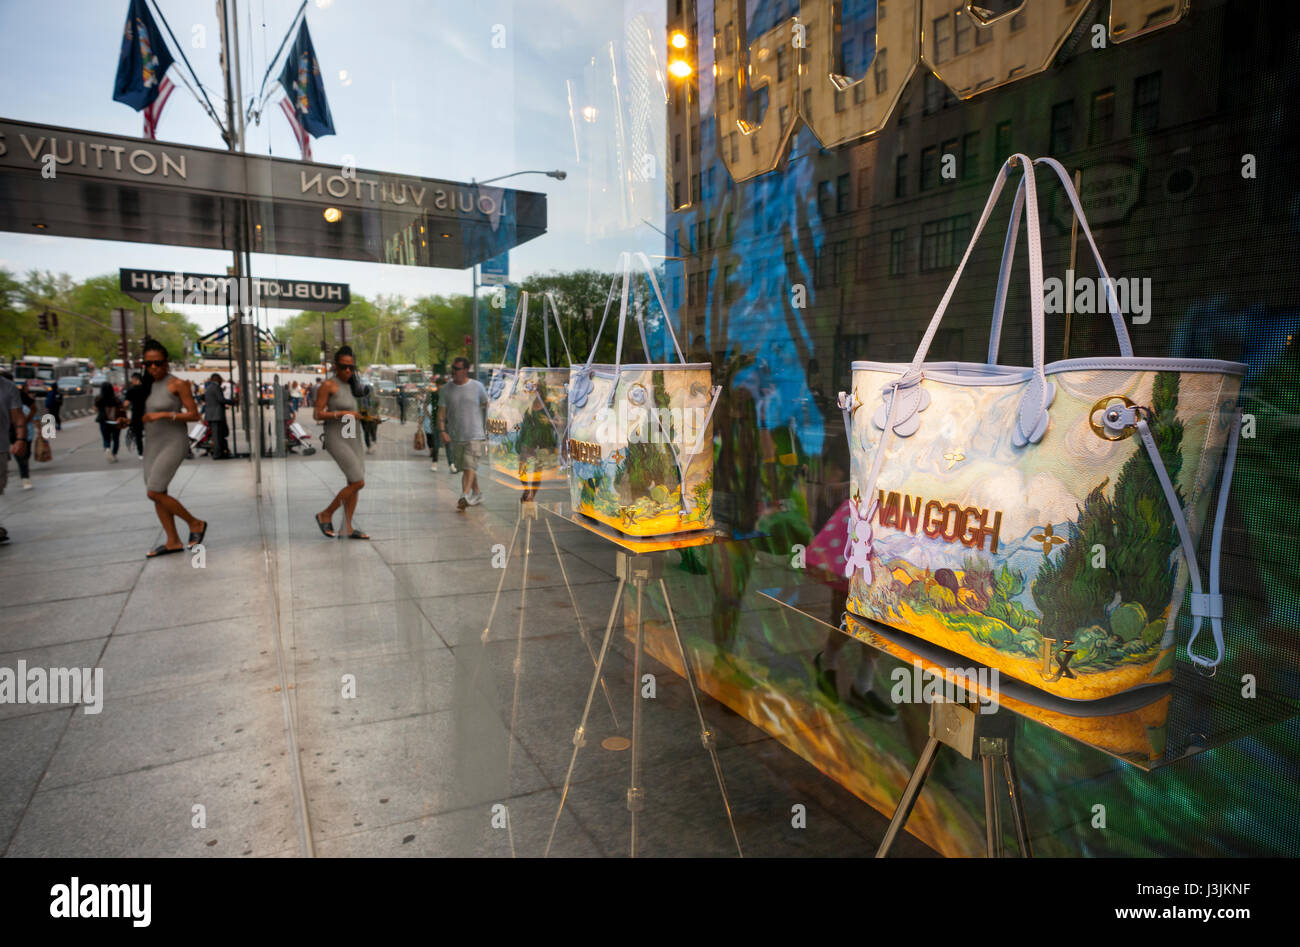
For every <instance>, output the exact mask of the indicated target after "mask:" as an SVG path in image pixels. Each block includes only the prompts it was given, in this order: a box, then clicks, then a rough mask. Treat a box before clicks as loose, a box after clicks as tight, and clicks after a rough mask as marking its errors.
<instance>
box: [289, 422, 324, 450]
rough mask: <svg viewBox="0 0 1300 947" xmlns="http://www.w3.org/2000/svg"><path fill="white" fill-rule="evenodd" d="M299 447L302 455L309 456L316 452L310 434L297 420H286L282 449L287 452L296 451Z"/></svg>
mask: <svg viewBox="0 0 1300 947" xmlns="http://www.w3.org/2000/svg"><path fill="white" fill-rule="evenodd" d="M300 448H301V450H302V455H303V456H304V457H310V456H311V455H312V454H314V453H316V448H315V447H313V446H312V443H311V435H310V434H308V433H307V429H306V428H304V427H303V426H302V425H301V424H299V423H298V422H297V421H286V422H285V425H284V450H285V453H287V454H294V453H297V452H298V450H299V449H300Z"/></svg>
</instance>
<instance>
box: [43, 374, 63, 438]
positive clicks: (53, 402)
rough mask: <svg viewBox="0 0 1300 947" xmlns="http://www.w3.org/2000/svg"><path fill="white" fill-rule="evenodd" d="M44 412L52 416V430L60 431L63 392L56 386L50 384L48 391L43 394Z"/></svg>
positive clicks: (61, 425)
mask: <svg viewBox="0 0 1300 947" xmlns="http://www.w3.org/2000/svg"><path fill="white" fill-rule="evenodd" d="M45 410H46V411H48V412H49V413H50V414H52V415H54V430H56V431H62V430H63V417H62V412H63V392H62V391H60V390H59V386H58V385H57V384H54V383H51V384H50V390H49V391H47V392H46V393H45Z"/></svg>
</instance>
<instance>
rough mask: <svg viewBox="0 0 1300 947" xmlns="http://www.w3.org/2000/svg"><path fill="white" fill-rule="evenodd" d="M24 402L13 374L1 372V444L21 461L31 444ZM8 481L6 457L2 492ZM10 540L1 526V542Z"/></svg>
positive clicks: (0, 473)
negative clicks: (28, 437) (19, 395)
mask: <svg viewBox="0 0 1300 947" xmlns="http://www.w3.org/2000/svg"><path fill="white" fill-rule="evenodd" d="M22 404H23V403H22V399H21V398H19V397H18V386H17V385H15V384H14V383H13V378H12V376H10V374H9V373H8V372H0V446H2V447H3V449H4V450H5V451H6V452H7V453H8V454H11V455H13V458H14V460H17V461H20V462H21V461H23V460H25V459H26V457H27V451H28V445H29V441H28V439H27V419H26V415H25V413H24V412H23V407H22ZM20 469H21V467H20ZM8 481H9V458H8V457H5V458H4V463H3V464H0V493H4V492H5V484H6V483H7V482H8ZM8 541H9V533H8V531H7V530H6V529H5V528H4V527H3V526H0V543H7V542H8Z"/></svg>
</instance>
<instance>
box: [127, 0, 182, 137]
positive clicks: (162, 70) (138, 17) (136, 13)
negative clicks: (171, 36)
mask: <svg viewBox="0 0 1300 947" xmlns="http://www.w3.org/2000/svg"><path fill="white" fill-rule="evenodd" d="M171 64H172V54H171V52H170V51H169V50H168V49H167V44H166V43H164V42H163V38H162V33H160V32H158V24H157V23H155V22H154V18H153V14H152V13H150V12H149V7H148V6H147V5H146V4H145V0H131V7H130V9H128V10H127V12H126V30H125V32H124V33H123V36H122V52H121V54H120V55H119V56H118V59H117V79H116V80H115V81H114V82H113V101H114V102H123V103H125V104H126V105H129V106H131V108H133V109H135V110H136V111H137V112H138V111H140V110H141V109H144V108H148V107H149V106H150V105H153V102H154V99H156V98H158V88H159V86H160V85H161V84H162V80H163V76H164V75H166V73H167V70H168V69H169V68H170V67H171Z"/></svg>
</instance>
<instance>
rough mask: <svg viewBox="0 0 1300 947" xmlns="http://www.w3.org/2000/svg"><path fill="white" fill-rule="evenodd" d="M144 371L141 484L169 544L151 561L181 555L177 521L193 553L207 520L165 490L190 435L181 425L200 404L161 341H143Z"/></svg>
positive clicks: (187, 447) (195, 413) (153, 553)
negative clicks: (187, 529)
mask: <svg viewBox="0 0 1300 947" xmlns="http://www.w3.org/2000/svg"><path fill="white" fill-rule="evenodd" d="M144 370H145V372H146V373H147V374H148V376H149V378H150V381H151V382H152V383H151V384H150V386H149V396H148V397H147V398H146V399H145V403H144V407H145V413H144V416H143V418H141V420H142V421H144V423H145V424H146V425H148V428H147V430H148V437H147V438H146V440H145V448H144V483H145V490H146V494H147V495H148V497H149V499H150V500H152V501H153V506H154V512H155V513H157V515H158V520H159V521H160V522H161V523H162V527H163V531H164V532H165V533H166V534H167V542H166V543H164V544H163V545H161V546H155V547H154V548H153V549H152V550H151V551H150V552H149V553H148V554H147V557H148V558H150V559H154V558H157V557H158V556H166V555H170V554H171V553H175V552H183V551H184V550H185V544H183V543H182V542H181V539H180V536H179V535H178V534H177V532H176V517H178V516H179V517H180V518H181V519H183V520H185V522H186V523H187V524H189V527H190V535H189V539H188V540H187V542H188V545H189V547H190V548H191V549H193V548H194V547H195V546H197V545H198V544H199V543H201V542H203V538H204V537H205V536H206V535H207V533H208V523H207V520H201V519H199V518H198V517H196V516H194V515H192V514H191V513H190V511H189V510H187V509H185V507H184V506H182V505H181V502H180V501H179V500H177V499H176V498H175V497H174V496H171V495H170V494H168V492H167V488H168V487H169V486H170V485H171V482H172V477H174V476H175V475H176V471H177V469H179V468H180V465H181V461H183V460H184V459H185V456H186V455H187V454H188V453H189V450H190V438H189V432H188V431H187V430H186V427H185V425H186V424H187V423H188V422H190V421H197V420H198V419H199V409H198V405H196V404H195V403H194V393H193V392H192V391H191V390H190V386H189V384H188V383H187V382H185V381H182V380H181V379H180V378H177V377H176V376H175V375H173V374H172V373H171V370H170V367H169V365H168V356H167V349H165V348H164V347H163V344H162V343H161V342H156V341H154V340H153V339H146V340H145V343H144Z"/></svg>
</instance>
